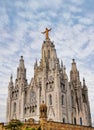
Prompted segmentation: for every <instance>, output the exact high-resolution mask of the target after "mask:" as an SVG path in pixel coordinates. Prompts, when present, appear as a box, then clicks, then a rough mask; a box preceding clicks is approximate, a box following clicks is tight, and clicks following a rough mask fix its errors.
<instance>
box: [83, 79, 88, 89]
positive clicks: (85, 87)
mask: <svg viewBox="0 0 94 130" xmlns="http://www.w3.org/2000/svg"><path fill="white" fill-rule="evenodd" d="M83 89H84V90H86V91H87V86H86V83H85V78H83Z"/></svg>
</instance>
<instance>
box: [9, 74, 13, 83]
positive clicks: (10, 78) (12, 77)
mask: <svg viewBox="0 0 94 130" xmlns="http://www.w3.org/2000/svg"><path fill="white" fill-rule="evenodd" d="M12 78H13V76H12V74H11V76H10V81H11V82H12Z"/></svg>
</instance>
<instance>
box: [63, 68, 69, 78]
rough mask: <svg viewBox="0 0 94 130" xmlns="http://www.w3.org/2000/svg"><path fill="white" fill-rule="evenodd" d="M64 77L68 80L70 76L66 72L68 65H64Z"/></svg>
mask: <svg viewBox="0 0 94 130" xmlns="http://www.w3.org/2000/svg"><path fill="white" fill-rule="evenodd" d="M64 79H65V80H68V76H67V74H66V67H65V66H64Z"/></svg>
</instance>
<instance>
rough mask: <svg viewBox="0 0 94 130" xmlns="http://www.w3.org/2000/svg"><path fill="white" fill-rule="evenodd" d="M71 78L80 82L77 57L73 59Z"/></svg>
mask: <svg viewBox="0 0 94 130" xmlns="http://www.w3.org/2000/svg"><path fill="white" fill-rule="evenodd" d="M70 80H71V81H72V82H76V83H77V82H80V79H79V71H78V70H77V66H76V62H75V59H73V60H72V67H71V71H70Z"/></svg>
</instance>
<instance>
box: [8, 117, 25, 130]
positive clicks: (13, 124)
mask: <svg viewBox="0 0 94 130" xmlns="http://www.w3.org/2000/svg"><path fill="white" fill-rule="evenodd" d="M22 125H23V124H22V123H21V121H19V120H14V119H13V120H11V121H10V122H9V124H8V125H7V126H6V129H7V130H20V126H22Z"/></svg>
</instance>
